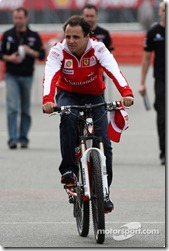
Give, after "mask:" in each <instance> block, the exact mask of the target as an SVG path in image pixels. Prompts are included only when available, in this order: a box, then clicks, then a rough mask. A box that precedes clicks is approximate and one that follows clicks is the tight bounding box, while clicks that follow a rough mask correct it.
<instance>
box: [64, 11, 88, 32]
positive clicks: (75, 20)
mask: <svg viewBox="0 0 169 251" xmlns="http://www.w3.org/2000/svg"><path fill="white" fill-rule="evenodd" d="M67 25H70V26H72V27H73V26H77V25H79V26H81V27H82V30H83V33H84V36H86V35H87V34H90V36H92V32H91V25H90V24H89V23H88V22H87V21H86V20H85V19H84V18H83V17H82V16H79V15H74V16H71V17H70V18H69V19H68V20H67V21H66V23H65V24H64V26H63V30H64V31H65V30H66V27H67Z"/></svg>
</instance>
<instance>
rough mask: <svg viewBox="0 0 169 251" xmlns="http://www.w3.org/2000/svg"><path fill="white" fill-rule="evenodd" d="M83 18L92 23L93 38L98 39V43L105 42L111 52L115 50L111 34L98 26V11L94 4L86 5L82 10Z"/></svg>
mask: <svg viewBox="0 0 169 251" xmlns="http://www.w3.org/2000/svg"><path fill="white" fill-rule="evenodd" d="M82 16H83V17H84V18H85V19H86V20H87V22H88V23H90V25H91V30H92V32H93V36H94V37H95V38H97V40H98V41H101V42H103V43H104V44H105V46H106V47H107V49H109V51H111V50H113V49H114V48H113V46H112V39H111V37H110V34H109V32H108V31H107V30H105V29H103V28H102V27H100V26H99V25H97V18H98V9H97V8H96V6H95V5H93V4H86V5H85V6H84V7H83V8H82Z"/></svg>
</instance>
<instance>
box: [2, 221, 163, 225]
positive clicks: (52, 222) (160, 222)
mask: <svg viewBox="0 0 169 251" xmlns="http://www.w3.org/2000/svg"><path fill="white" fill-rule="evenodd" d="M139 222H140V221H139ZM75 223H76V222H73V221H67V222H66V221H46V222H45V221H42V222H41V221H39V222H32V221H30V222H29V221H26V222H0V225H24V224H25V225H26V224H34V225H36V224H75ZM90 223H92V222H90ZM126 223H127V222H113V221H112V222H111V221H108V222H105V224H126ZM140 223H142V224H165V222H163V221H154V222H153V221H150V222H149V221H143V222H140Z"/></svg>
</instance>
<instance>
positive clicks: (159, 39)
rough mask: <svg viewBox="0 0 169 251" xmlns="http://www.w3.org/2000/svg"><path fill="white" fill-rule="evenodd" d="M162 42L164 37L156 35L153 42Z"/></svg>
mask: <svg viewBox="0 0 169 251" xmlns="http://www.w3.org/2000/svg"><path fill="white" fill-rule="evenodd" d="M162 40H164V37H162V36H161V34H160V33H157V34H156V35H155V38H154V41H162Z"/></svg>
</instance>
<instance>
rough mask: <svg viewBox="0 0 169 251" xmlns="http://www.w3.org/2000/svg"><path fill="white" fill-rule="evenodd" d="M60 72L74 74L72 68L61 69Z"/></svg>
mask: <svg viewBox="0 0 169 251" xmlns="http://www.w3.org/2000/svg"><path fill="white" fill-rule="evenodd" d="M62 72H63V73H65V74H69V75H73V74H74V70H66V69H63V70H62Z"/></svg>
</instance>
